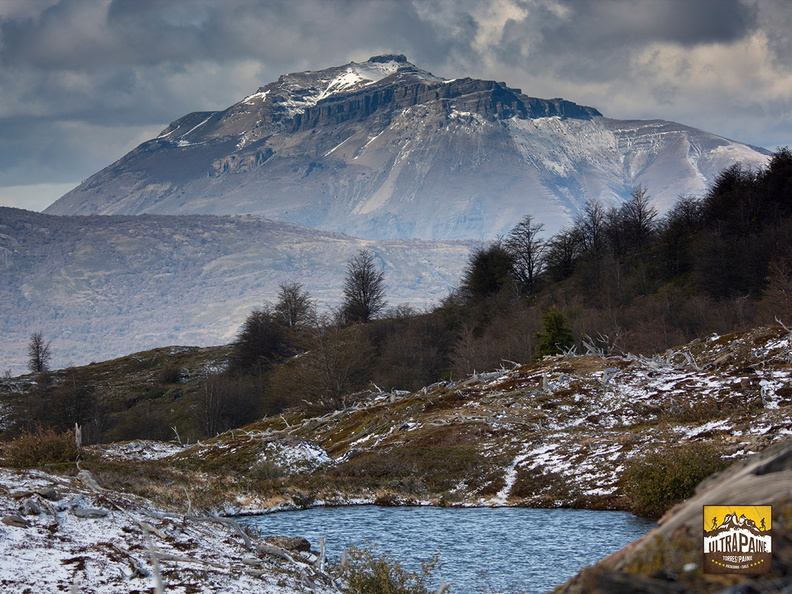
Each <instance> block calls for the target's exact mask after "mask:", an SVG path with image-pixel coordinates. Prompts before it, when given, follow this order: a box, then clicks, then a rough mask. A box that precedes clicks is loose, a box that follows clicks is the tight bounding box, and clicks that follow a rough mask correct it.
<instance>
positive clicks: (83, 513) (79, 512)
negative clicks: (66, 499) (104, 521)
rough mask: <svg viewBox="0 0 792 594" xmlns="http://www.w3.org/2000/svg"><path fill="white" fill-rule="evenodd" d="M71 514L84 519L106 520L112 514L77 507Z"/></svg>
mask: <svg viewBox="0 0 792 594" xmlns="http://www.w3.org/2000/svg"><path fill="white" fill-rule="evenodd" d="M71 512H72V513H73V514H74V515H75V516H77V517H78V518H84V519H94V518H105V517H107V516H108V515H109V514H110V512H109V511H107V510H106V509H99V508H95V507H75V508H74V509H72V510H71Z"/></svg>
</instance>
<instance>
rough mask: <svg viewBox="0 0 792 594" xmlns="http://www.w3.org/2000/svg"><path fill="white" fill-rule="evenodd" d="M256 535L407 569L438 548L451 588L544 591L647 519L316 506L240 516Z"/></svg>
mask: <svg viewBox="0 0 792 594" xmlns="http://www.w3.org/2000/svg"><path fill="white" fill-rule="evenodd" d="M239 520H240V522H241V523H242V524H246V525H252V526H254V527H255V528H256V530H257V531H258V532H259V533H260V534H261V535H262V536H302V537H304V538H307V539H308V540H309V541H310V542H311V545H312V547H313V548H314V550H318V548H319V547H318V542H319V537H320V536H325V537H326V538H327V554H328V556H329V557H330V560H331V561H334V562H337V561H338V560H339V559H340V558H341V554H342V552H343V550H344V548H346V547H348V546H356V547H363V546H372V545H374V546H376V549H377V551H378V552H380V553H390V554H391V555H393V556H394V557H395V558H396V559H398V560H399V561H401V562H402V564H403V565H404V566H405V567H407V568H409V569H412V570H415V569H418V568H419V567H420V562H421V561H423V560H425V559H429V558H431V557H432V556H433V555H434V554H435V553H439V554H440V568H439V569H435V571H434V573H433V575H434V576H435V577H436V578H437V583H436V584H434V585H435V586H437V585H439V584H440V582H445V583H448V584H450V585H451V593H452V594H473V593H480V592H484V593H496V592H497V593H508V594H513V593H525V592H531V593H533V592H546V591H548V590H552V589H553V587H555V586H557V585H559V584H561V583H563V582H564V581H566V580H567V579H569V578H570V577H572V576H573V575H575V574H576V573H577V572H578V571H579V570H580V569H581V568H583V567H585V566H587V565H592V564H593V563H595V562H596V561H598V560H600V559H601V558H603V557H605V556H606V555H609V554H610V553H613V552H614V551H617V550H619V549H620V548H622V547H623V546H624V545H626V544H627V543H629V542H630V541H633V540H635V539H636V538H638V537H639V536H642V535H643V534H645V533H646V532H648V530H649V529H650V528H651V527H652V526H654V522H651V521H649V520H646V519H643V518H638V517H636V516H633V515H632V514H629V513H626V512H611V511H589V510H579V509H527V508H518V507H499V508H442V507H377V506H373V505H363V506H346V507H317V508H312V509H307V510H301V511H291V512H278V513H273V514H266V515H262V516H248V517H242V518H239Z"/></svg>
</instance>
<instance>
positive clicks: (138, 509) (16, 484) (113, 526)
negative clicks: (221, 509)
mask: <svg viewBox="0 0 792 594" xmlns="http://www.w3.org/2000/svg"><path fill="white" fill-rule="evenodd" d="M78 476H80V477H81V478H82V481H80V480H78V479H77V478H66V477H58V476H54V475H49V474H46V473H44V472H39V471H13V470H5V469H0V520H1V521H2V523H0V590H1V591H2V592H8V593H16V592H19V593H22V592H68V591H75V592H76V591H79V592H83V591H85V592H96V593H116V592H117V593H122V592H123V593H128V592H132V591H155V590H154V589H155V588H156V587H157V586H158V584H160V583H161V585H162V587H163V588H164V591H166V592H169V593H170V592H174V593H179V592H183V593H187V592H229V593H231V592H260V593H268V594H278V593H281V594H287V593H297V592H326V593H331V592H338V591H339V590H338V589H337V588H336V587H335V586H334V585H332V583H331V582H330V580H329V579H328V578H326V577H324V576H323V575H321V574H319V573H318V572H317V571H316V570H315V567H314V566H313V565H312V562H313V561H315V556H312V555H310V554H303V555H304V556H303V557H300V556H299V555H300V554H298V553H295V552H292V553H290V554H291V555H292V558H293V560H294V562H288V561H286V560H284V559H282V558H279V557H277V556H274V555H272V554H267V553H266V552H264V549H263V547H261V546H259V545H260V543H258V542H257V541H255V540H254V541H249V544H246V539H245V537H243V536H242V535H241V534H240V533H238V532H237V531H236V529H235V527H234V526H233V522H232V521H229V520H219V519H213V518H211V517H206V516H204V517H194V516H184V515H181V514H174V513H168V512H165V511H163V510H158V509H156V507H155V506H153V505H152V504H151V503H150V502H147V501H146V500H143V499H140V498H137V497H132V496H128V495H124V494H120V493H117V492H112V491H105V490H103V489H101V487H98V486H97V485H96V484H95V481H93V480H92V477H91V476H90V475H89V474H85V473H81V474H80V475H78ZM278 552H280V551H278Z"/></svg>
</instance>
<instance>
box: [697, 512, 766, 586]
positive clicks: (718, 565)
mask: <svg viewBox="0 0 792 594" xmlns="http://www.w3.org/2000/svg"><path fill="white" fill-rule="evenodd" d="M772 515H773V508H772V506H770V505H705V506H704V573H748V574H756V573H770V566H771V564H772V558H773V557H772V553H773V539H772V536H771V534H770V530H771V528H772Z"/></svg>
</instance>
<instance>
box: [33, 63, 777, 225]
mask: <svg viewBox="0 0 792 594" xmlns="http://www.w3.org/2000/svg"><path fill="white" fill-rule="evenodd" d="M766 158H767V152H766V151H763V150H762V149H757V148H755V147H749V146H747V145H744V144H740V143H737V142H733V141H730V140H727V139H724V138H721V137H718V136H716V135H714V134H709V133H707V132H703V131H701V130H696V129H693V128H689V127H686V126H683V125H680V124H676V123H673V122H665V121H661V120H653V121H625V120H616V119H609V118H605V117H603V116H602V114H601V113H600V112H599V111H598V110H596V109H594V108H591V107H585V106H580V105H577V104H575V103H572V102H570V101H566V100H563V99H550V100H546V99H537V98H534V97H529V96H527V95H524V94H523V93H522V92H521V90H519V89H513V88H509V87H508V86H507V85H506V84H505V83H501V82H495V81H486V80H477V79H471V78H460V79H452V80H445V79H443V78H440V77H437V76H434V75H432V74H430V73H428V72H426V71H423V70H421V69H419V68H417V67H416V66H414V65H413V64H410V63H409V62H408V61H407V60H406V58H405V57H404V56H401V55H385V56H375V57H373V58H371V59H369V60H368V61H366V62H363V63H355V62H352V63H350V64H347V65H345V66H339V67H333V68H328V69H325V70H320V71H315V72H301V73H293V74H288V75H284V76H282V77H280V78H279V80H278V81H276V82H273V83H270V84H268V85H265V86H264V87H261V88H260V89H258V91H257V92H256V93H253V94H252V95H250V96H248V97H247V98H245V99H243V100H242V101H240V102H239V103H237V104H235V105H233V106H231V107H229V108H228V109H227V110H224V111H219V112H195V113H192V114H188V115H186V116H184V117H182V118H179V119H178V120H176V121H174V122H173V123H172V124H171V125H170V126H168V127H167V128H166V129H165V130H163V132H162V133H161V134H160V135H159V136H158V137H157V138H155V139H152V140H150V141H148V142H145V143H143V144H142V145H140V146H139V147H138V148H136V149H134V150H133V151H132V152H130V153H129V154H128V155H126V156H125V157H123V158H122V159H120V160H119V161H117V162H116V163H114V164H112V165H110V166H109V167H108V168H106V169H104V170H103V171H100V172H99V173H97V174H95V175H94V176H92V177H91V178H89V179H88V180H86V181H85V182H84V183H83V184H81V185H80V186H79V187H78V188H76V189H74V190H73V191H71V192H69V193H68V194H66V195H65V196H64V197H62V198H61V199H59V200H58V201H57V202H55V203H54V204H53V205H52V206H50V207H49V208H48V209H47V210H46V212H47V213H49V214H140V213H158V214H188V213H190V214H193V213H202V214H257V215H262V216H266V217H269V218H273V219H276V220H283V221H289V222H293V223H297V224H300V225H305V226H309V227H316V228H319V229H324V230H329V231H339V232H343V233H349V234H351V235H355V236H359V237H366V238H379V239H383V238H412V237H418V238H425V239H439V238H444V239H492V238H494V237H496V236H497V235H499V234H504V233H506V232H507V231H508V230H509V229H510V228H511V227H513V226H514V224H516V222H517V221H519V220H520V219H521V218H522V217H523V216H524V215H525V214H529V213H530V214H532V215H533V216H534V217H535V218H536V219H537V220H538V221H540V222H543V223H545V224H546V226H547V231H548V232H554V231H556V230H557V229H558V228H559V227H561V226H562V225H564V224H566V223H568V222H569V220H570V217H573V216H574V215H575V214H576V213H577V212H578V209H579V208H580V207H581V206H582V205H583V204H584V202H585V201H586V200H588V199H599V200H602V201H604V202H606V203H609V204H616V203H619V202H620V201H622V200H623V199H625V198H626V197H628V196H629V194H630V192H631V191H632V190H633V189H634V187H635V186H637V185H638V184H642V185H644V186H645V187H646V188H647V189H648V192H649V194H650V195H651V196H652V197H653V198H654V199H655V202H656V205H657V206H658V207H659V208H660V209H661V210H663V209H665V208H667V207H668V206H670V204H671V203H672V202H673V201H674V200H676V199H677V197H678V196H679V195H683V194H690V193H694V194H695V193H701V192H703V191H704V189H705V188H706V187H707V185H708V184H709V183H711V182H712V180H713V179H714V178H715V176H716V175H717V174H718V173H719V172H720V171H721V170H722V169H724V168H725V167H727V166H730V165H732V164H733V163H734V162H735V161H742V162H744V163H745V164H746V165H748V166H755V167H757V166H762V165H764V164H765V162H766V160H767V159H766Z"/></svg>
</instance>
